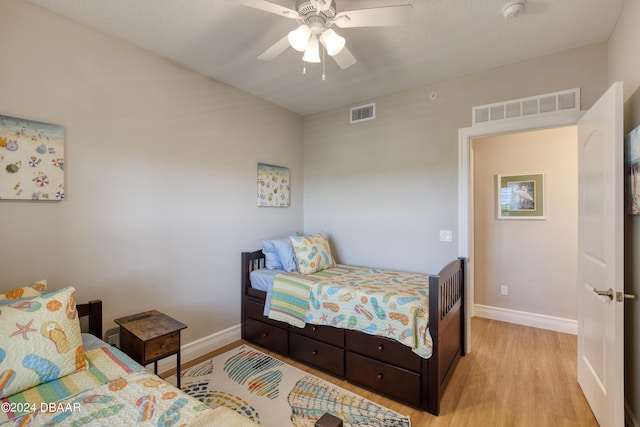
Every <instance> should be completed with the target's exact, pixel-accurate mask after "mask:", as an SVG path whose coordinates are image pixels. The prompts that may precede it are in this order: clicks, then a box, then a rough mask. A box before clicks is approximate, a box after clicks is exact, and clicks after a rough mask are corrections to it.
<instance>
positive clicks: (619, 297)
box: [616, 292, 636, 302]
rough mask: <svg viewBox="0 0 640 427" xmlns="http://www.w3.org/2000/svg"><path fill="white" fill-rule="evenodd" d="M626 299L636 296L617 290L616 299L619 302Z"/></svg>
mask: <svg viewBox="0 0 640 427" xmlns="http://www.w3.org/2000/svg"><path fill="white" fill-rule="evenodd" d="M626 299H636V296H635V295H633V294H625V293H622V292H616V301H617V302H622V301H623V300H626Z"/></svg>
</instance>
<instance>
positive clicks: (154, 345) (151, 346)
mask: <svg viewBox="0 0 640 427" xmlns="http://www.w3.org/2000/svg"><path fill="white" fill-rule="evenodd" d="M178 350H180V331H176V332H173V333H170V334H167V335H163V336H161V337H158V338H154V339H152V340H149V341H147V342H146V343H145V346H144V359H145V360H149V361H150V360H153V359H157V358H159V357H164V356H166V355H167V354H170V353H174V352H176V351H178Z"/></svg>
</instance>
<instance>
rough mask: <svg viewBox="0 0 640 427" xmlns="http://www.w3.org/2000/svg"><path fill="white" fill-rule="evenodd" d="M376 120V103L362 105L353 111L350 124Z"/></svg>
mask: <svg viewBox="0 0 640 427" xmlns="http://www.w3.org/2000/svg"><path fill="white" fill-rule="evenodd" d="M375 118H376V103H375V102H373V103H371V104H367V105H360V106H358V107H353V108H352V109H351V115H350V119H349V124H353V123H360V122H364V121H367V120H373V119H375Z"/></svg>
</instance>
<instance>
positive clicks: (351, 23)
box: [333, 4, 413, 28]
mask: <svg viewBox="0 0 640 427" xmlns="http://www.w3.org/2000/svg"><path fill="white" fill-rule="evenodd" d="M412 9H413V6H411V5H410V4H403V5H398V6H386V7H375V8H372V9H359V10H348V11H346V12H340V13H338V14H336V17H335V18H333V22H334V23H335V24H336V25H337V26H338V27H340V28H353V27H390V26H395V25H405V24H408V23H409V20H410V19H411V10H412Z"/></svg>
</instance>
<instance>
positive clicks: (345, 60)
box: [332, 47, 358, 70]
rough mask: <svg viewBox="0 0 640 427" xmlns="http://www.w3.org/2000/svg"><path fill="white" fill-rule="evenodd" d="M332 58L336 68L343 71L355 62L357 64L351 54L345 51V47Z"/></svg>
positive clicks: (347, 50)
mask: <svg viewBox="0 0 640 427" xmlns="http://www.w3.org/2000/svg"><path fill="white" fill-rule="evenodd" d="M332 58H333V59H334V60H335V61H336V64H338V67H340V68H341V69H343V70H345V69H347V68H349V67H351V66H352V65H354V64H355V63H356V62H358V60H357V59H356V58H355V57H354V56H353V55H352V54H351V52H349V49H347V48H346V47H343V48H342V50H341V51H340V52H338V53H336V54H335V55H333V56H332Z"/></svg>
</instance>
